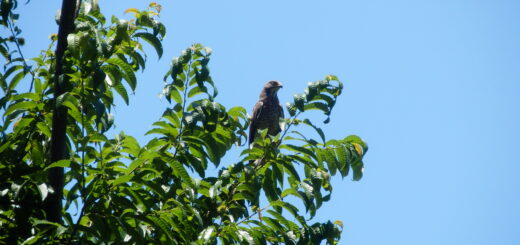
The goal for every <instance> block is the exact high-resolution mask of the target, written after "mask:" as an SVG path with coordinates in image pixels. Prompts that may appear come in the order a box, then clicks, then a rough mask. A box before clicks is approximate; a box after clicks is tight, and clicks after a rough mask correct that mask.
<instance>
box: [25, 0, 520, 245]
mask: <svg viewBox="0 0 520 245" xmlns="http://www.w3.org/2000/svg"><path fill="white" fill-rule="evenodd" d="M19 2H20V3H22V2H24V1H19ZM60 2H61V1H57V0H52V1H51V0H45V1H43V0H32V1H31V3H30V4H29V5H27V6H24V5H23V4H21V6H20V9H21V13H22V16H21V18H22V20H21V23H22V27H23V30H24V34H23V35H24V36H25V37H26V38H27V44H26V46H25V47H24V52H25V53H26V54H25V55H26V56H28V57H31V56H35V55H37V52H38V50H40V49H44V48H45V47H46V46H47V45H48V36H49V34H50V33H55V32H57V27H56V25H55V24H54V21H53V18H54V14H55V13H56V10H57V9H58V8H59V3H60ZM252 2H253V1H173V0H171V1H166V0H163V1H158V3H160V4H162V5H163V7H164V8H163V12H162V16H161V20H162V21H163V22H164V23H165V24H166V26H167V30H168V32H167V38H166V39H165V41H164V49H165V51H164V55H163V58H162V59H161V60H158V59H157V57H156V56H155V55H154V53H153V52H152V50H150V52H149V57H148V64H147V70H146V71H145V73H143V74H140V75H139V77H138V78H139V81H138V87H137V92H136V94H135V95H134V96H132V97H131V101H130V107H127V106H126V105H124V103H121V101H119V102H118V107H117V109H116V111H115V116H116V124H117V129H116V131H120V130H124V131H125V133H127V134H130V135H133V136H136V137H137V138H138V139H139V140H140V141H141V142H142V143H144V142H145V141H146V139H147V137H144V136H143V134H144V133H145V132H146V131H147V130H149V129H150V128H151V124H152V123H153V122H154V121H156V120H157V119H159V117H160V115H161V113H162V111H163V110H164V108H165V106H167V104H166V102H165V101H164V99H162V100H161V99H159V97H158V96H157V95H158V94H159V93H160V91H161V89H162V86H163V83H162V76H163V74H164V73H165V72H166V70H167V69H168V64H169V62H170V60H171V58H172V57H173V56H177V55H179V53H180V51H181V50H182V49H184V48H186V47H188V46H189V45H191V44H192V43H195V42H200V43H202V44H203V45H206V46H209V47H211V48H212V49H213V50H214V53H213V56H212V60H211V62H210V68H211V72H212V76H213V79H214V80H215V82H216V84H217V87H218V89H219V91H220V94H219V97H218V98H217V100H218V101H219V102H221V103H223V104H224V105H225V106H227V107H231V106H235V105H240V106H243V107H245V108H247V109H248V111H249V112H251V108H252V106H253V105H254V103H255V102H256V100H257V98H258V94H259V92H260V89H261V88H262V86H263V84H264V83H265V82H266V81H268V80H273V79H274V80H279V81H281V82H282V83H283V84H284V88H283V89H282V90H281V91H280V93H279V94H280V100H281V101H282V102H286V101H290V100H292V95H293V94H294V93H300V92H302V91H303V89H304V88H305V87H306V83H307V82H309V81H315V80H318V79H322V78H323V77H324V76H325V75H327V74H335V75H337V76H338V77H339V78H340V79H341V80H342V81H343V82H344V85H345V89H344V93H343V95H342V96H341V97H340V99H339V101H338V103H337V106H336V107H335V108H334V111H333V113H332V118H331V122H330V123H329V124H328V125H325V126H324V129H325V132H326V134H327V135H328V136H329V138H332V137H335V138H340V137H341V138H342V137H344V136H346V135H349V134H356V135H359V136H361V137H362V138H364V139H365V141H367V142H368V144H369V147H370V149H369V151H368V153H367V155H366V158H365V176H364V178H363V179H362V180H361V181H359V182H353V181H351V177H347V178H345V179H344V180H341V178H339V177H338V178H337V179H336V180H335V181H334V188H335V189H334V193H333V196H332V201H331V202H329V203H327V204H326V205H324V207H323V208H322V209H321V210H320V211H319V214H318V216H317V218H316V220H319V221H323V220H327V219H331V220H336V219H340V220H342V221H343V222H344V225H345V230H344V232H343V239H342V240H341V244H356V245H362V244H367V245H368V244H400V245H408V244H410V245H412V244H443V245H451V244H453V245H459V244H472V245H477V244H483V245H484V244H486V245H487V244H507V245H509V244H511V245H516V244H520V195H519V191H518V190H519V187H520V179H519V177H520V157H519V155H520V149H519V146H520V144H519V143H518V140H519V138H520V127H519V125H520V115H519V113H520V111H519V105H520V14H519V13H520V1H513V0H512V1H506V0H494V1H491V0H489V1H484V0H482V1H480V0H471V1H470V0H467V1H464V0H435V1H433V0H431V1H424V0H423V1H420V0H419V1H418V0H394V1H388V0H363V1H361V0H350V1H340V0H337V1H332V0H331V1H271V0H269V1H256V3H252ZM147 3H148V1H138V0H127V1H124V0H111V1H103V0H101V1H100V4H101V8H102V10H103V11H104V12H105V13H110V14H112V13H113V14H116V15H117V16H119V17H121V18H125V17H124V15H123V11H124V10H125V9H126V8H130V7H137V8H143V7H145V6H146V5H147ZM126 18H130V16H129V15H127V16H126ZM314 119H315V120H316V122H319V121H322V120H323V119H324V118H323V117H320V116H317V114H316V117H314ZM235 159H236V157H235V156H231V157H230V158H229V161H235ZM224 164H226V163H224Z"/></svg>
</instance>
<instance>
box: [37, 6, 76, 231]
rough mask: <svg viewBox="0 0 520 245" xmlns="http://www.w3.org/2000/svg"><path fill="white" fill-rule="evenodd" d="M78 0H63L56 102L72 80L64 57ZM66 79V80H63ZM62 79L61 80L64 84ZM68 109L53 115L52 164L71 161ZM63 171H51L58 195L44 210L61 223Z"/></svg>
mask: <svg viewBox="0 0 520 245" xmlns="http://www.w3.org/2000/svg"><path fill="white" fill-rule="evenodd" d="M76 1H77V0H63V2H62V6H61V16H60V23H59V24H60V26H59V29H58V43H57V45H56V64H55V65H56V66H55V72H54V101H56V99H57V98H58V97H59V96H60V95H62V94H63V93H65V92H66V91H65V87H67V86H66V85H67V84H68V81H69V79H68V78H67V76H62V75H63V70H64V67H63V61H64V59H63V55H64V53H65V50H67V36H68V35H69V34H70V33H72V32H73V31H74V19H75V18H76V8H77V2H76ZM60 77H62V79H60ZM60 80H61V81H60ZM66 129H67V108H66V107H64V106H60V107H56V105H55V108H54V113H53V116H52V135H51V157H50V163H53V162H56V161H59V160H63V159H67V157H68V151H67V135H66ZM63 176H64V171H63V168H51V169H50V170H49V173H48V178H49V184H50V186H51V187H52V188H53V189H54V193H49V196H48V197H47V199H46V200H45V202H44V210H45V213H46V214H47V220H49V221H52V222H57V223H61V209H62V204H61V200H62V197H63V183H64V179H63Z"/></svg>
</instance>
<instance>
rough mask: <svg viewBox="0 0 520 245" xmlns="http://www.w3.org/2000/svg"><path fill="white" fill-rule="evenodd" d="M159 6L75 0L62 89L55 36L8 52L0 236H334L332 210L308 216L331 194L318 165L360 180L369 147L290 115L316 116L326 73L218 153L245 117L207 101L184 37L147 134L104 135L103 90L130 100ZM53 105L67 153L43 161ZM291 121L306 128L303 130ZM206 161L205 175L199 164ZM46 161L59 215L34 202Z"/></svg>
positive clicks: (200, 63) (201, 56) (196, 59)
mask: <svg viewBox="0 0 520 245" xmlns="http://www.w3.org/2000/svg"><path fill="white" fill-rule="evenodd" d="M4 2H9V1H2V4H4ZM3 6H4V5H2V11H3ZM11 10H12V8H10V10H9V11H11ZM160 10H161V7H160V5H157V4H155V3H152V4H150V6H149V8H148V9H146V10H143V11H141V10H137V9H128V10H127V11H126V13H129V14H131V15H132V16H133V19H130V20H124V19H119V18H117V17H112V18H111V19H110V21H107V20H106V18H105V16H104V15H103V14H102V13H101V11H100V8H99V6H98V3H97V1H96V0H91V1H84V2H83V3H82V4H81V8H80V9H79V12H78V16H77V18H76V22H75V32H74V33H72V34H70V35H69V36H68V37H67V44H68V45H67V46H68V48H67V51H66V52H65V60H64V67H63V70H64V75H63V76H64V77H65V76H66V78H67V79H64V77H62V78H59V81H60V82H61V84H60V86H62V87H63V88H65V89H64V90H65V93H64V94H62V95H61V96H59V97H57V98H56V99H54V98H53V96H52V95H53V93H54V91H55V88H54V87H53V86H54V84H53V82H52V81H53V79H54V78H53V75H52V74H54V70H55V69H56V67H54V66H55V59H54V53H53V52H52V50H53V47H54V40H55V39H56V37H55V36H54V37H53V38H52V39H51V45H50V46H49V48H48V49H47V50H44V51H42V53H41V55H40V56H39V57H36V58H33V59H31V60H25V59H23V58H22V59H18V60H16V59H11V61H12V62H10V63H8V64H6V65H5V67H4V69H3V71H2V72H0V87H1V89H2V91H3V92H4V94H5V96H4V97H2V98H1V99H0V112H2V113H3V114H2V120H3V121H2V126H0V159H1V160H0V179H2V182H1V183H0V225H1V231H2V232H0V241H2V242H7V243H27V244H32V243H76V244H99V243H104V242H113V243H136V244H145V243H146V244H187V243H190V244H217V243H221V244H320V243H321V242H326V243H328V244H337V243H338V241H339V239H340V235H341V230H342V228H343V227H342V226H343V225H342V223H341V221H325V222H313V217H314V216H315V215H316V213H317V211H318V210H319V208H320V207H322V205H323V203H324V202H327V201H329V200H330V199H331V197H332V190H333V188H332V185H331V182H330V178H331V176H334V175H336V174H338V173H339V174H340V175H341V176H342V177H346V176H348V174H349V173H351V176H353V179H354V180H359V179H361V177H362V173H363V162H362V158H363V156H364V154H365V153H366V151H367V149H368V148H367V145H366V144H365V143H364V142H363V140H361V139H360V138H359V137H357V136H348V137H345V138H343V139H338V140H326V138H325V134H324V132H323V130H322V129H320V128H319V127H318V126H317V125H315V124H314V123H313V122H312V121H311V120H310V119H306V118H303V119H302V118H301V117H302V116H303V115H304V114H305V112H306V111H309V110H318V111H321V112H323V114H324V115H325V116H326V117H327V119H326V120H325V122H326V123H328V122H329V120H330V116H331V112H332V109H333V107H334V105H335V103H336V101H337V98H338V96H339V95H340V94H341V91H342V88H343V85H342V83H341V82H340V81H339V80H338V78H337V77H335V76H333V75H329V76H326V77H325V79H324V80H320V81H316V82H312V83H309V84H308V87H307V88H306V89H305V90H304V93H303V94H300V95H295V96H294V101H293V102H291V103H289V104H288V105H287V110H288V111H289V114H290V118H287V119H285V120H284V121H285V123H286V126H285V128H284V130H283V131H282V132H281V133H280V134H279V135H277V136H273V137H272V136H267V132H266V131H264V132H262V133H261V135H263V137H257V139H256V140H255V144H254V145H255V147H252V148H247V149H245V150H243V151H242V152H241V154H240V156H239V157H238V159H239V160H237V161H236V162H234V163H223V160H222V159H223V157H224V156H225V155H226V154H227V153H229V151H230V149H231V148H232V147H240V146H243V145H244V142H247V133H246V130H247V127H248V125H249V118H248V116H247V112H246V110H245V109H244V108H243V107H239V106H237V107H232V108H230V109H227V108H225V107H224V106H223V105H222V104H220V103H218V102H217V95H218V90H217V88H216V85H215V82H214V81H213V79H212V77H211V74H210V69H209V67H208V64H209V61H210V57H211V53H212V51H211V49H209V48H207V47H204V46H203V45H201V44H194V45H192V46H191V47H189V48H187V49H185V50H184V51H183V52H182V53H181V54H180V56H179V57H176V58H174V59H173V60H172V62H171V64H170V67H169V69H168V70H167V72H166V74H165V76H164V82H165V86H164V89H163V92H162V94H163V96H164V97H165V98H166V100H167V101H168V103H169V105H168V107H167V108H166V109H165V110H164V113H163V114H162V116H161V118H160V119H159V120H158V121H157V122H155V123H154V124H153V126H154V127H153V128H152V129H151V130H150V131H149V132H148V133H147V134H149V135H153V136H154V138H153V139H151V140H150V141H148V142H145V143H144V144H142V143H140V142H138V141H137V140H136V139H135V138H134V137H132V136H130V135H126V134H124V133H123V132H121V133H119V134H118V135H116V136H115V137H113V138H110V137H108V136H107V131H108V130H109V129H111V128H112V127H113V122H114V120H113V116H112V114H111V113H110V112H111V109H112V107H113V106H114V94H116V93H117V94H118V95H119V96H121V98H123V100H124V101H125V103H127V104H129V101H130V96H129V90H130V91H131V92H133V91H135V90H136V88H137V83H138V79H137V77H136V75H135V73H136V72H137V71H139V70H144V69H145V65H146V60H147V59H146V58H147V57H146V54H145V52H144V48H143V43H148V44H150V45H151V46H152V47H153V48H154V49H155V51H156V53H157V54H158V56H159V57H160V56H161V55H162V52H163V51H162V44H161V41H162V39H163V37H164V36H165V34H166V29H165V27H164V25H163V24H162V23H161V22H160V21H159V19H158V14H159V12H160ZM3 13H4V12H2V14H3ZM3 16H4V15H2V18H3ZM9 16H11V17H7V19H8V20H9V18H13V15H12V14H11V15H9ZM4 19H5V18H4ZM3 23H4V22H2V24H3ZM4 26H5V25H4ZM2 45H3V44H2ZM6 45H7V44H6ZM9 45H11V44H9ZM9 45H7V46H5V47H11V46H9ZM13 54H14V53H13ZM19 58H21V57H19ZM28 63H30V64H31V65H28ZM22 81H27V82H30V84H31V87H30V89H29V91H28V92H21V91H19V90H20V86H19V83H20V82H22ZM33 85H34V86H33ZM33 87H34V91H33ZM55 107H56V108H67V120H66V122H63V123H66V129H67V144H66V145H64V146H63V147H65V149H66V151H67V152H68V156H69V157H68V158H67V159H65V160H61V161H57V162H51V161H50V160H49V159H50V157H49V145H50V143H51V142H50V139H51V137H52V133H51V132H52V131H51V125H52V115H53V113H54V111H53V110H54V108H55ZM304 128H308V129H311V130H312V131H314V132H315V134H312V135H311V134H303V133H302V132H304V131H305V130H306V129H304ZM312 131H311V132H312ZM314 138H317V139H318V140H316V139H314ZM212 166H213V167H216V168H219V171H218V173H217V174H214V175H211V174H209V173H210V171H208V169H210V167H212ZM51 168H64V169H65V175H64V181H65V183H66V188H65V190H64V196H63V200H64V206H63V210H61V212H62V214H63V220H62V222H58V223H54V222H49V221H47V220H46V218H47V214H45V212H43V211H42V209H41V205H42V203H43V201H44V200H46V198H47V196H48V195H49V193H53V192H54V191H55V190H53V189H52V188H51V187H50V185H49V179H47V173H48V171H49V169H51Z"/></svg>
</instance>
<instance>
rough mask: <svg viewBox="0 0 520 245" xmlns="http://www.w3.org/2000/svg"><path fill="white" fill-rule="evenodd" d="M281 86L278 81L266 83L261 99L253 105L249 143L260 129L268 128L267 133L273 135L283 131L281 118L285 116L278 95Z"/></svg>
mask: <svg viewBox="0 0 520 245" xmlns="http://www.w3.org/2000/svg"><path fill="white" fill-rule="evenodd" d="M280 88H282V84H281V83H280V82H278V81H269V82H267V83H266V84H265V85H264V88H263V89H262V92H261V93H260V99H259V100H258V102H256V104H255V107H253V114H252V115H251V124H250V125H249V145H251V144H252V143H253V142H254V141H255V137H256V135H257V132H258V130H262V129H267V133H268V134H269V135H273V136H274V135H276V134H278V133H279V132H280V131H281V129H280V118H283V117H284V114H283V108H282V106H280V102H279V101H278V96H277V95H276V93H277V92H278V90H279V89H280Z"/></svg>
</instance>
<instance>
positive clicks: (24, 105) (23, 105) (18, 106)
mask: <svg viewBox="0 0 520 245" xmlns="http://www.w3.org/2000/svg"><path fill="white" fill-rule="evenodd" d="M37 105H38V104H37V103H36V102H34V101H22V102H18V103H15V104H12V105H11V106H9V107H8V108H7V110H6V111H5V113H4V116H7V115H9V114H11V113H13V112H15V111H17V110H22V111H28V110H30V109H32V108H35V107H36V106H37Z"/></svg>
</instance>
